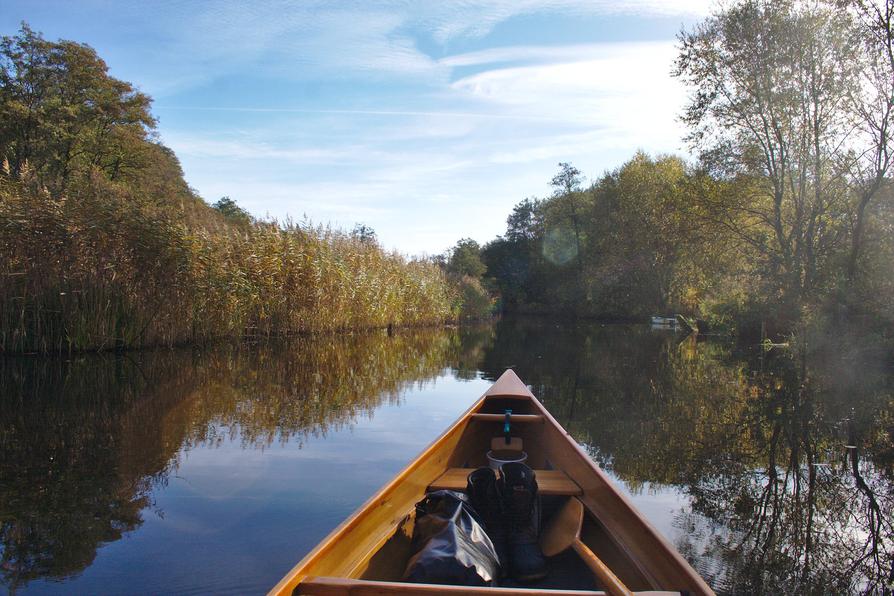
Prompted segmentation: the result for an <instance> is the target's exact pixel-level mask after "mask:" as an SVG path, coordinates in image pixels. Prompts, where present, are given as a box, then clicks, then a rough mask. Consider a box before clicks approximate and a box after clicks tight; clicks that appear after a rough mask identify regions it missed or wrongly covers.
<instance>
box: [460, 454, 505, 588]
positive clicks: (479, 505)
mask: <svg viewBox="0 0 894 596" xmlns="http://www.w3.org/2000/svg"><path fill="white" fill-rule="evenodd" d="M466 494H467V495H468V496H469V501H471V503H472V507H473V508H474V509H475V511H476V513H478V516H479V517H480V518H481V521H482V522H483V523H484V529H485V530H486V531H487V535H488V536H489V537H490V540H491V542H493V543H494V549H495V550H496V551H497V557H498V558H499V559H500V561H499V563H500V570H501V573H502V575H504V576H505V575H506V574H507V573H508V569H509V565H508V559H507V552H506V523H505V521H504V517H505V516H504V514H503V502H502V500H501V498H500V494H499V493H498V492H497V476H496V474H495V473H494V471H493V470H491V469H490V468H478V469H477V470H475V471H474V472H472V473H471V474H469V477H468V479H466Z"/></svg>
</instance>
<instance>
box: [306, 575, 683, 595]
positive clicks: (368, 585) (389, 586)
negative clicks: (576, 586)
mask: <svg viewBox="0 0 894 596" xmlns="http://www.w3.org/2000/svg"><path fill="white" fill-rule="evenodd" d="M295 593H296V594H302V595H303V594H307V595H309V596H334V595H342V594H350V595H352V596H391V595H392V594H462V595H464V596H535V595H536V594H544V595H546V596H607V595H606V593H605V592H597V591H589V590H529V589H526V588H474V587H468V586H442V585H433V584H408V583H400V582H377V581H364V580H354V579H345V578H340V577H310V578H307V579H306V580H305V581H304V582H302V583H301V585H300V586H299V587H298V590H296V592H295ZM635 594H636V595H637V596H680V593H679V592H660V591H646V592H635Z"/></svg>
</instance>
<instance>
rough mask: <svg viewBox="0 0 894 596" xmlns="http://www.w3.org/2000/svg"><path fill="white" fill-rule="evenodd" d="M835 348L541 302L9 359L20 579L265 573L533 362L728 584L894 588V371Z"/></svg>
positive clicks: (619, 476)
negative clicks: (742, 341) (501, 310)
mask: <svg viewBox="0 0 894 596" xmlns="http://www.w3.org/2000/svg"><path fill="white" fill-rule="evenodd" d="M828 352H830V353H832V354H834V356H826V357H823V358H819V357H813V358H808V359H805V358H802V357H800V356H799V355H798V352H797V350H784V349H778V348H777V349H773V350H770V351H769V352H765V351H762V350H759V349H754V350H746V349H741V348H736V347H735V346H733V345H731V344H729V343H728V342H724V341H719V340H703V341H695V339H694V338H682V337H681V336H680V335H677V334H674V333H672V332H660V331H652V330H650V329H649V328H647V327H644V326H601V325H598V324H595V325H590V324H587V325H566V324H561V323H555V322H551V321H548V320H534V319H526V320H504V321H501V322H500V323H498V324H496V325H494V326H488V327H480V328H478V327H476V328H469V329H445V330H401V331H398V332H396V333H395V335H394V336H393V337H389V336H388V335H387V334H385V333H384V332H383V333H364V334H355V335H349V336H330V337H323V338H316V339H307V338H305V339H300V340H297V341H293V342H289V343H277V344H265V345H241V346H220V347H215V348H210V349H201V350H176V351H157V352H134V353H128V354H124V355H107V356H79V357H74V358H70V359H24V358H15V359H13V358H8V359H0V586H2V589H5V590H8V591H10V592H14V593H25V594H28V593H147V594H149V593H170V592H179V593H201V592H208V593H261V592H264V591H266V590H267V589H269V587H270V586H272V585H273V584H274V583H275V582H276V581H277V580H278V579H279V577H281V576H282V575H283V574H284V573H285V572H286V571H287V570H288V569H289V568H290V567H291V566H292V565H293V564H294V563H295V562H297V560H298V559H300V558H301V557H302V556H303V555H304V554H305V553H306V552H307V551H308V550H310V549H311V548H312V547H313V546H314V545H315V544H316V543H317V542H318V541H319V540H320V539H321V538H323V537H324V536H325V535H326V534H327V533H328V532H329V531H330V530H331V529H332V528H333V527H335V526H336V525H337V524H338V523H339V522H340V521H341V520H343V519H344V518H345V517H346V516H347V515H348V514H350V512H351V511H353V510H354V509H355V508H356V507H357V506H358V505H360V504H361V503H363V502H364V501H365V500H366V499H367V498H368V497H369V496H370V495H371V494H372V493H373V492H375V490H377V489H378V488H379V487H380V486H381V485H382V484H384V483H385V482H386V481H387V480H388V479H390V477H391V476H393V475H394V474H395V473H397V472H398V471H399V470H400V469H401V468H403V467H404V466H405V465H406V464H407V463H408V462H409V461H411V460H412V459H413V457H415V455H416V454H417V453H418V452H419V451H420V450H421V449H422V448H423V447H424V446H425V445H426V444H428V443H429V442H430V441H432V440H433V439H434V438H435V437H436V436H437V435H438V434H440V432H441V431H443V430H444V429H445V428H446V427H447V426H448V425H449V424H450V422H451V421H452V420H453V419H455V418H456V417H457V416H458V415H459V414H460V413H461V412H462V411H463V410H465V409H466V408H467V407H468V406H469V405H470V404H471V403H472V402H474V400H475V399H476V398H477V397H478V396H479V395H480V394H481V393H482V392H483V391H484V390H485V389H486V387H487V386H488V385H489V383H490V382H491V381H492V380H493V379H495V378H496V377H497V376H498V375H499V374H500V373H501V372H502V371H503V370H504V369H505V368H506V367H509V366H512V367H514V368H515V370H516V371H517V372H518V374H519V375H520V376H521V378H522V379H523V380H524V381H525V382H527V383H528V384H530V385H531V386H532V387H533V390H534V393H535V394H536V395H538V397H540V399H541V400H542V401H543V402H544V404H545V405H546V406H547V407H548V408H549V410H550V411H551V412H552V413H553V414H554V415H555V416H556V417H557V418H558V419H559V421H560V422H561V423H562V424H564V425H565V426H566V428H567V429H568V430H569V431H570V432H571V433H572V435H573V436H574V437H575V438H576V439H577V440H578V441H579V442H580V443H581V444H582V445H584V446H585V447H586V449H587V450H588V451H589V453H590V454H591V455H592V457H593V458H595V459H596V461H598V462H599V463H600V464H601V465H602V466H603V467H604V468H605V469H606V470H607V471H608V472H609V473H610V474H611V475H612V477H613V478H615V479H616V480H617V481H618V484H619V486H621V487H622V489H623V490H624V491H625V492H627V493H628V494H629V495H631V497H632V499H633V501H634V503H635V504H636V506H637V507H638V508H639V509H640V510H641V511H642V512H643V513H644V514H645V515H646V516H647V517H648V518H649V519H650V520H651V521H652V523H653V524H654V525H655V526H656V527H657V528H658V529H659V530H660V531H661V532H663V533H664V534H665V536H667V537H668V539H669V540H670V541H671V542H672V543H674V544H675V545H676V546H677V548H678V549H679V550H680V551H681V552H682V553H683V554H684V556H685V557H686V558H688V559H689V560H690V561H691V562H692V563H693V565H694V566H695V567H696V568H697V569H698V570H699V572H700V573H701V574H702V575H703V576H704V577H705V578H706V579H707V580H708V582H709V584H711V585H712V586H713V587H714V588H715V589H716V590H717V591H718V592H720V593H738V594H759V593H768V594H769V593H780V592H786V593H847V592H863V591H874V592H879V593H880V592H882V591H883V590H884V589H885V586H890V585H891V582H892V576H891V573H892V572H891V568H892V563H894V527H892V523H894V522H892V517H894V373H892V371H891V370H890V368H889V364H887V363H885V362H884V359H883V358H882V357H880V356H879V357H868V356H867V355H866V354H862V355H860V356H859V357H857V356H854V355H853V353H852V352H850V351H848V350H834V349H833V350H828ZM888 589H890V587H889V588H888Z"/></svg>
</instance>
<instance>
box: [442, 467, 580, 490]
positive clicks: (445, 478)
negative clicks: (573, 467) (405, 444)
mask: <svg viewBox="0 0 894 596" xmlns="http://www.w3.org/2000/svg"><path fill="white" fill-rule="evenodd" d="M473 471H474V468H450V469H448V470H447V471H446V472H444V473H443V474H441V476H439V477H438V478H437V480H435V481H434V482H432V483H431V485H429V487H428V490H441V489H448V490H460V491H462V490H466V479H467V478H468V477H469V474H471V473H472V472H473ZM534 473H535V474H536V475H537V491H538V492H539V493H540V494H541V495H564V496H577V495H580V494H582V493H583V491H581V488H580V487H579V486H578V485H577V483H576V482H574V480H572V479H571V478H569V477H568V476H567V475H566V474H565V472H562V471H561V470H534Z"/></svg>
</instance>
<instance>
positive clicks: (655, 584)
mask: <svg viewBox="0 0 894 596" xmlns="http://www.w3.org/2000/svg"><path fill="white" fill-rule="evenodd" d="M507 408H511V409H512V410H513V411H514V412H519V414H516V415H514V416H513V418H515V417H520V418H519V420H514V422H523V423H521V424H513V427H512V434H513V435H514V436H518V437H520V438H522V439H523V441H524V445H525V448H526V451H527V452H528V462H527V463H528V465H530V466H531V467H532V468H535V469H536V470H537V479H538V484H539V485H540V490H541V492H542V493H543V494H544V495H550V494H553V495H575V496H579V498H580V500H581V502H582V503H583V505H584V507H585V509H586V516H585V520H584V532H583V537H582V544H584V546H586V547H587V548H588V549H592V552H593V553H594V556H595V555H598V558H600V559H601V560H603V561H605V562H606V563H607V564H608V565H609V566H610V567H611V569H612V570H613V571H614V573H615V574H617V576H618V577H619V578H620V579H621V580H622V581H623V583H624V584H626V585H627V586H629V587H630V588H631V589H632V590H633V591H634V593H635V594H649V593H651V594H661V593H676V592H678V591H680V590H688V591H689V592H690V593H691V594H705V595H709V594H713V592H712V591H711V589H710V588H709V587H708V585H707V584H706V583H705V582H704V580H703V579H702V578H701V577H700V576H699V575H698V574H697V573H696V572H695V570H694V569H692V567H691V566H689V564H688V563H687V562H686V561H685V559H683V557H682V556H681V555H680V554H679V553H678V552H677V551H676V549H674V548H673V546H671V545H670V544H669V543H668V542H667V541H666V540H665V539H664V538H663V537H662V536H661V535H660V534H659V533H658V532H657V531H655V529H654V528H653V527H652V526H651V524H650V523H649V522H648V521H647V520H646V519H645V518H644V517H643V516H642V515H641V514H640V513H639V512H638V511H637V510H636V509H635V508H634V507H633V505H632V504H631V502H630V500H629V499H628V498H627V497H626V496H624V495H623V494H622V493H620V491H618V489H617V488H616V487H615V486H614V485H613V484H612V482H611V481H610V480H609V479H608V477H607V476H606V475H605V474H604V473H603V472H602V470H601V469H600V468H599V466H598V465H597V464H596V463H595V462H593V460H592V459H591V458H590V457H589V456H588V455H587V454H586V452H584V451H583V449H582V448H581V447H580V446H579V445H578V444H577V443H576V442H575V441H574V439H573V438H572V437H570V436H569V435H568V433H567V431H565V430H564V429H563V428H562V427H561V426H560V425H559V424H558V422H556V420H555V419H554V418H553V417H552V416H551V415H550V414H549V412H548V411H547V410H546V409H545V408H544V407H543V406H542V404H540V402H538V401H537V399H536V398H534V396H533V394H531V392H530V390H528V388H527V387H526V386H525V385H524V384H523V383H522V382H521V381H520V380H519V379H518V377H517V376H516V375H515V373H514V372H512V371H511V370H508V371H506V373H504V374H503V375H502V376H501V377H500V379H499V380H498V381H497V382H496V383H494V385H493V386H492V387H491V388H490V389H489V390H488V391H487V392H486V393H485V394H484V396H482V398H481V399H480V400H478V401H477V402H476V403H475V404H474V405H473V406H472V407H471V408H469V410H467V411H466V413H465V414H463V416H462V417H460V419H459V420H457V421H456V422H455V423H454V424H453V425H452V426H451V427H450V428H449V429H448V430H447V431H445V433H444V434H443V435H442V436H441V437H439V438H438V439H436V440H435V441H434V442H433V443H432V444H431V445H430V446H429V447H428V448H426V449H425V450H424V451H423V452H422V454H420V455H419V457H417V458H416V459H415V460H414V461H413V462H412V463H411V464H410V465H408V466H407V468H406V469H404V470H403V471H402V472H401V473H400V474H398V476H397V477H395V478H394V479H393V480H392V481H391V482H389V483H388V484H387V485H386V486H385V487H384V488H382V489H381V490H380V491H379V492H378V493H376V495H374V496H373V497H372V498H370V499H369V501H367V503H366V504H365V505H363V506H362V507H361V508H360V509H359V510H358V511H357V512H355V513H354V514H353V515H352V516H351V517H350V518H348V519H347V520H345V521H344V522H343V523H342V524H341V525H340V526H339V527H338V528H336V529H335V530H333V532H332V533H331V534H330V535H329V536H328V537H327V538H326V539H325V540H323V541H322V542H321V543H320V544H319V545H318V546H317V547H316V548H315V549H314V550H313V551H311V552H310V553H309V554H308V555H307V556H305V557H304V559H302V560H301V562H299V563H298V564H297V565H296V566H295V567H294V568H293V569H292V570H291V571H290V572H289V573H288V574H287V575H286V576H285V577H284V578H283V579H282V580H281V581H280V582H279V583H278V584H277V585H276V586H275V587H274V588H273V590H271V592H270V594H290V593H292V590H293V589H294V588H295V587H296V586H298V585H299V584H301V587H300V590H299V591H296V593H302V594H303V593H308V594H310V593H313V594H360V595H366V594H408V593H421V594H434V593H447V594H451V593H456V594H478V593H479V592H476V591H469V588H466V587H460V586H428V585H422V584H403V583H398V582H390V581H367V580H381V579H388V578H389V577H391V576H389V575H387V574H386V575H385V576H383V575H379V573H380V572H379V571H378V569H379V567H375V566H374V565H373V564H374V563H376V561H377V560H381V559H382V558H383V557H386V558H393V557H394V556H397V557H398V558H400V555H398V554H397V553H398V552H399V549H398V551H395V550H394V545H395V539H396V538H397V537H400V539H401V540H400V541H398V542H400V543H401V544H403V543H404V542H406V540H407V536H405V534H406V533H407V532H410V531H411V528H412V516H411V513H412V511H413V506H414V504H415V503H416V502H417V501H418V500H419V499H421V498H422V496H424V494H425V492H426V489H429V488H450V489H454V490H463V489H465V484H466V477H467V476H468V473H469V472H470V471H471V470H472V469H474V468H475V467H476V466H480V465H483V464H484V463H485V461H484V453H485V452H486V451H487V448H488V446H489V445H490V441H491V439H492V438H493V437H494V434H495V433H494V431H495V428H497V424H495V423H498V422H502V421H503V419H504V415H503V414H501V413H499V412H502V411H503V410H504V409H507ZM538 422H539V423H538ZM377 554H378V555H379V556H378V557H377V556H376V555H377ZM379 562H381V561H379ZM392 563H393V561H392ZM398 563H400V562H398ZM395 566H396V567H398V568H399V566H400V565H399V564H397V565H395ZM310 577H312V578H313V579H307V578H310ZM361 577H365V578H367V580H360V579H358V578H361ZM484 590H485V591H484V592H481V593H482V594H484V593H488V594H491V593H493V594H508V595H514V594H519V595H521V594H524V595H525V596H528V595H531V594H534V593H540V591H539V590H534V591H532V590H524V589H512V590H509V591H507V590H506V589H504V588H487V589H484ZM650 590H651V591H650ZM656 590H658V591H656ZM660 590H667V591H668V592H661V591H660ZM543 593H550V594H591V595H592V594H601V592H581V591H568V590H566V591H561V590H558V591H550V592H543Z"/></svg>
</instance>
